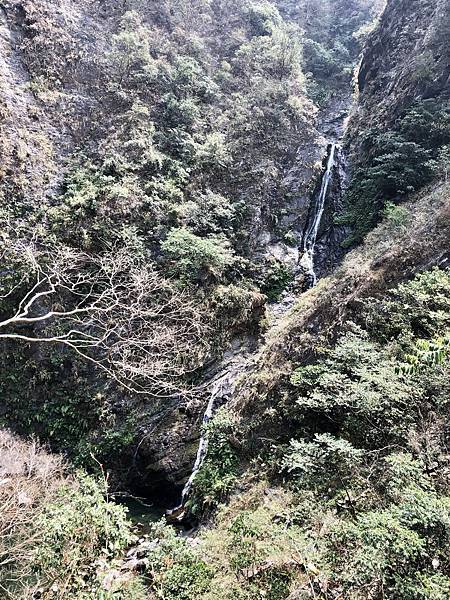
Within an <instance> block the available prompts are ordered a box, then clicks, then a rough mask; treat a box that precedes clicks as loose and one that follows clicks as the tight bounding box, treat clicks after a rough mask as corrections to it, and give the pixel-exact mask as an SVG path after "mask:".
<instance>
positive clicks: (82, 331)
mask: <svg viewBox="0 0 450 600" xmlns="http://www.w3.org/2000/svg"><path fill="white" fill-rule="evenodd" d="M8 253H9V254H10V256H9V260H8V262H9V264H11V262H14V261H16V264H19V265H20V267H19V269H18V270H20V272H22V273H25V274H26V276H23V277H22V278H20V279H19V281H17V282H16V283H11V274H10V271H3V272H2V273H1V274H0V291H1V292H2V293H3V298H5V297H10V298H13V297H14V298H16V297H19V298H20V300H19V301H18V304H16V309H15V310H14V311H13V312H12V314H11V315H10V316H9V317H8V318H5V319H4V320H2V321H0V339H3V340H19V341H20V340H21V341H23V342H28V343H38V344H60V345H64V346H66V347H68V348H70V349H71V350H73V351H74V352H75V353H77V354H78V355H79V356H81V357H82V358H83V359H85V360H87V361H90V362H91V363H93V364H95V365H96V366H97V367H98V368H100V369H101V370H102V371H104V372H105V373H106V374H107V375H108V376H109V377H112V378H113V379H114V380H116V381H117V382H119V383H120V384H121V385H123V386H124V387H125V388H127V389H128V390H129V391H132V392H135V393H145V394H150V395H153V396H156V397H159V398H164V397H171V396H174V395H178V394H180V393H186V392H187V389H186V385H185V380H186V376H187V375H188V373H190V372H192V371H194V370H195V369H196V368H197V367H198V366H199V364H200V363H201V360H202V357H204V355H205V352H206V343H205V341H204V339H205V335H204V333H205V326H204V325H203V324H202V316H201V314H200V311H199V310H198V308H197V307H196V306H195V304H194V302H193V301H192V300H191V299H190V298H189V296H188V294H187V293H186V292H183V291H182V290H179V289H177V288H176V287H175V286H174V285H173V284H172V283H171V282H170V281H169V280H167V279H164V278H163V277H161V275H159V274H158V273H157V272H156V271H155V270H154V269H153V268H152V267H151V266H146V265H145V264H142V263H139V262H138V261H137V260H136V259H135V258H133V257H132V256H131V254H130V253H129V252H127V251H126V250H120V251H111V252H108V253H105V254H103V255H100V256H95V257H93V256H91V255H89V254H86V253H80V252H77V251H75V250H73V249H70V248H66V247H55V248H53V249H51V250H48V249H47V250H39V249H37V248H36V246H33V245H30V244H19V245H16V246H14V249H13V251H11V249H10V250H9V251H8ZM11 254H12V255H13V256H12V257H11ZM11 258H13V260H11Z"/></svg>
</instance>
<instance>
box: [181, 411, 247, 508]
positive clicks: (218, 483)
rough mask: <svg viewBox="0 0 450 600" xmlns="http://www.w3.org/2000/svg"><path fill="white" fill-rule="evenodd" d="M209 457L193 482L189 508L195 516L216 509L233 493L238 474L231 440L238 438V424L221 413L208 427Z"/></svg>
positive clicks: (224, 413)
mask: <svg viewBox="0 0 450 600" xmlns="http://www.w3.org/2000/svg"><path fill="white" fill-rule="evenodd" d="M207 435H208V454H207V456H206V459H205V461H204V463H203V465H202V467H201V469H200V471H199V472H198V473H197V476H196V478H195V480H194V486H193V492H192V496H191V498H190V500H189V503H188V506H189V508H190V509H191V511H192V512H193V513H194V514H199V515H200V514H202V513H203V512H205V511H206V510H210V509H212V508H215V507H216V506H217V505H218V504H219V503H220V502H222V501H223V500H224V499H225V498H226V496H227V494H228V493H229V492H230V490H231V488H232V486H233V484H234V482H235V480H236V474H237V467H238V453H237V450H236V449H235V448H233V446H232V445H231V442H230V438H232V437H234V436H235V435H236V423H235V421H234V420H233V418H232V416H230V415H229V414H227V412H226V411H225V410H220V411H218V412H217V414H216V415H215V417H214V419H212V420H211V421H210V423H209V424H208V426H207Z"/></svg>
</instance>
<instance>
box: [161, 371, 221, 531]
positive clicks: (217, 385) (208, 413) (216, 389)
mask: <svg viewBox="0 0 450 600" xmlns="http://www.w3.org/2000/svg"><path fill="white" fill-rule="evenodd" d="M231 376H232V372H231V371H230V370H227V371H225V373H224V374H222V375H221V376H220V377H219V378H217V379H216V380H215V381H214V382H213V383H212V386H211V393H210V396H209V401H208V404H207V406H206V410H205V413H204V415H203V420H202V430H201V434H200V443H199V446H198V450H197V456H196V459H195V463H194V466H193V468H192V472H191V475H190V477H189V479H188V480H187V482H186V484H185V486H184V488H183V491H182V492H181V502H180V504H179V506H177V507H176V508H173V509H171V510H168V511H167V517H168V518H169V520H173V521H181V520H182V519H183V517H184V516H185V506H186V501H187V500H188V497H189V494H190V493H191V490H192V486H193V485H194V480H195V477H196V476H197V473H198V472H199V471H200V469H201V467H202V465H203V462H204V460H205V458H206V455H207V453H208V430H207V426H208V423H209V422H210V420H211V418H212V416H213V413H214V408H215V406H216V402H217V400H218V398H219V397H222V396H223V395H224V390H225V388H226V386H227V384H228V386H230V385H232V384H233V382H232V381H230V378H231Z"/></svg>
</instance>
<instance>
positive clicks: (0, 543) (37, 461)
mask: <svg viewBox="0 0 450 600" xmlns="http://www.w3.org/2000/svg"><path fill="white" fill-rule="evenodd" d="M70 481H71V480H70V479H69V478H68V477H67V476H66V474H65V465H64V461H63V460H62V459H61V458H60V457H59V456H54V455H50V454H49V453H47V452H46V451H45V450H44V449H43V448H41V447H40V446H39V445H38V444H36V442H25V441H23V440H20V439H19V438H17V437H15V436H14V435H12V434H11V433H9V432H8V431H3V430H0V597H5V598H11V597H13V596H11V595H10V594H8V592H7V591H6V587H8V588H11V586H12V587H14V581H16V583H17V590H19V588H20V587H21V584H22V583H24V582H25V581H26V580H27V577H28V576H29V570H28V566H29V564H30V562H31V558H32V556H31V554H32V552H33V548H34V547H35V545H36V543H37V542H38V541H39V537H40V532H39V530H38V529H37V528H36V526H35V519H36V517H37V516H38V515H39V513H40V510H41V509H42V508H43V507H44V506H45V505H46V504H47V503H49V502H50V501H51V500H52V499H54V497H55V495H56V493H57V491H58V490H59V489H60V488H61V486H62V485H66V484H68V483H70ZM19 579H20V580H19ZM15 597H16V598H18V597H19V591H17V595H15ZM20 597H22V596H20Z"/></svg>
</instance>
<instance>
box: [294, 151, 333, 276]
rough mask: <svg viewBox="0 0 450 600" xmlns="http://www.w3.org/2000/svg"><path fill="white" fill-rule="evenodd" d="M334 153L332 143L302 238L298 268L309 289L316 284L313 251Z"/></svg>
mask: <svg viewBox="0 0 450 600" xmlns="http://www.w3.org/2000/svg"><path fill="white" fill-rule="evenodd" d="M336 152H337V144H335V143H332V144H331V146H330V150H329V154H328V161H327V167H326V171H325V173H324V174H323V177H322V183H321V186H320V192H319V194H318V196H317V201H316V202H314V205H313V207H312V214H311V217H310V219H309V222H308V226H307V229H306V231H305V234H304V236H303V256H302V258H301V260H300V266H301V267H302V268H303V269H304V270H305V271H306V273H307V275H308V277H309V287H315V285H316V284H317V274H316V271H315V265H314V250H315V246H316V242H317V235H318V233H319V227H320V223H321V221H322V217H323V212H324V210H325V202H326V199H327V194H328V190H329V188H330V183H331V181H332V178H333V168H334V166H335V163H336Z"/></svg>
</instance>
